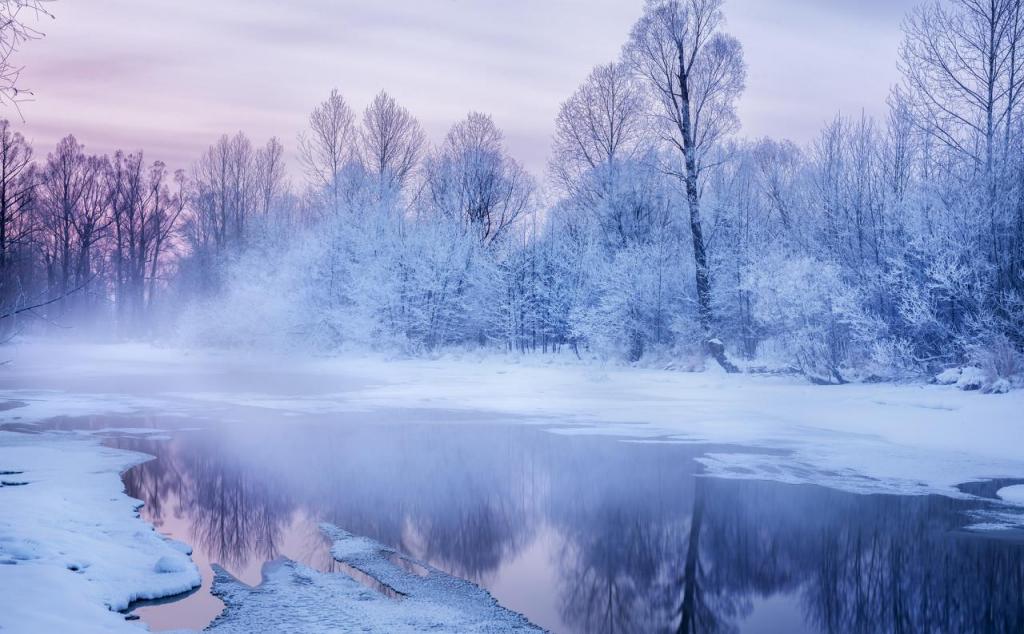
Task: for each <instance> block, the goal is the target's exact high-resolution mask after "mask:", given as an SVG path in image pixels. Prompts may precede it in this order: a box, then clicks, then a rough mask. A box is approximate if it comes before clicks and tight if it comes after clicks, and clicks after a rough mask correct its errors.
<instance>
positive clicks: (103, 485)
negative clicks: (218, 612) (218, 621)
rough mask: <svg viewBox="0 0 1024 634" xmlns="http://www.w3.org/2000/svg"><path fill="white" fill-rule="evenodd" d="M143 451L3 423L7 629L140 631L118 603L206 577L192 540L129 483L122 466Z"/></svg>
mask: <svg viewBox="0 0 1024 634" xmlns="http://www.w3.org/2000/svg"><path fill="white" fill-rule="evenodd" d="M145 459H146V456H143V455H141V454H136V453H131V452H127V451H119V450H115V449H108V448H105V447H101V446H100V445H99V443H98V441H97V440H95V439H91V438H86V437H81V436H62V435H59V434H21V433H14V432H5V431H0V474H2V475H0V482H2V486H0V630H3V631H4V632H138V627H137V626H135V625H132V624H130V623H128V622H126V621H125V617H124V615H123V614H119V613H117V612H116V611H115V610H124V609H125V608H127V607H128V604H129V603H131V602H132V601H135V600H138V599H155V598H160V597H165V596H170V595H174V594H179V593H181V592H185V591H187V590H190V589H191V588H195V587H198V586H199V582H200V579H199V571H198V570H197V569H196V566H195V565H194V564H193V563H192V561H191V560H190V559H189V557H188V552H189V549H188V547H187V546H185V545H184V544H180V543H174V542H169V541H167V540H165V539H163V538H162V537H160V536H159V535H158V534H157V533H156V532H155V531H154V530H153V527H152V526H150V525H149V524H147V523H146V522H145V521H143V520H142V519H140V518H139V517H138V516H137V513H136V509H137V508H138V501H137V500H133V499H132V498H129V497H128V496H127V495H125V494H124V493H123V492H122V490H123V486H122V484H121V478H120V474H121V472H122V471H123V470H125V469H127V468H128V467H130V466H132V465H134V464H136V463H138V462H141V461H143V460H145Z"/></svg>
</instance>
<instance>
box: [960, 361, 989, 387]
mask: <svg viewBox="0 0 1024 634" xmlns="http://www.w3.org/2000/svg"><path fill="white" fill-rule="evenodd" d="M985 382H986V377H985V371H984V370H982V369H981V368H976V367H974V366H967V367H964V368H961V370H960V378H959V379H957V381H956V386H957V387H958V388H960V389H961V390H966V391H973V390H980V389H981V388H982V387H983V386H984V385H985Z"/></svg>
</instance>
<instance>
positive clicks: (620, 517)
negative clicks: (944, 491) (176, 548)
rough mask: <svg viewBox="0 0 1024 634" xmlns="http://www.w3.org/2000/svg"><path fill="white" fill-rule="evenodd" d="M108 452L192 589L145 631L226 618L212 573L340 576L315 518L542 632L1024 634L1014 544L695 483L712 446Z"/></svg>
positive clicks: (884, 499)
mask: <svg viewBox="0 0 1024 634" xmlns="http://www.w3.org/2000/svg"><path fill="white" fill-rule="evenodd" d="M108 442H109V444H111V445H113V446H117V447H122V448H125V449H133V450H137V451H143V452H146V453H150V454H153V455H155V456H156V459H155V460H152V461H150V462H147V463H145V464H142V465H140V466H138V467H135V468H133V469H131V470H130V471H129V472H127V473H126V474H125V476H124V480H125V483H126V485H127V489H128V493H129V494H130V495H132V496H134V497H137V498H139V499H141V500H143V501H144V502H145V507H144V509H143V517H145V518H146V519H147V520H149V521H151V522H152V523H153V524H155V525H156V527H157V529H158V530H159V531H161V532H163V533H165V534H168V535H172V536H174V537H175V538H177V539H180V540H182V541H185V542H187V543H189V544H191V545H192V546H193V547H194V549H195V553H194V558H195V560H196V562H197V563H198V564H199V566H200V568H201V569H202V571H203V575H204V586H203V588H201V589H200V590H198V591H196V592H194V593H193V594H191V595H189V596H188V597H185V598H183V599H179V600H176V601H172V602H165V603H163V604H160V605H150V606H144V607H139V608H137V610H136V613H137V614H138V615H139V616H141V617H142V619H143V620H145V621H146V622H147V623H148V624H149V625H150V626H151V627H152V628H153V629H157V630H160V629H171V628H180V627H189V628H202V627H203V626H205V625H206V624H207V623H208V622H209V621H210V620H211V619H212V618H214V617H215V616H216V615H217V614H218V613H219V611H220V609H221V604H220V602H219V601H218V600H217V599H216V598H214V597H213V596H211V595H210V594H209V583H210V563H211V562H214V563H219V564H221V565H222V566H224V567H225V568H226V569H227V570H228V571H230V572H231V573H232V574H234V575H235V576H237V577H238V578H239V579H241V580H242V581H245V582H246V583H249V584H253V585H254V584H257V583H259V580H260V569H261V567H262V565H263V564H264V563H265V562H267V561H270V560H274V559H276V558H279V557H287V558H290V559H294V560H297V561H301V562H303V563H306V564H309V565H312V566H314V567H316V568H318V569H320V570H324V571H335V570H338V568H336V567H335V566H336V565H335V564H334V563H333V561H332V559H331V557H330V555H329V552H328V547H329V544H328V543H327V542H326V541H325V539H324V537H323V536H322V535H321V534H320V533H319V531H318V529H317V526H318V524H319V523H320V522H324V521H326V522H331V523H333V524H336V525H338V526H340V527H342V528H344V529H346V530H348V531H351V532H353V533H357V534H361V535H366V536H369V537H372V538H373V539H376V540H378V541H380V542H383V543H385V544H388V545H390V546H393V547H395V548H397V549H400V550H401V551H404V552H406V553H408V554H410V555H412V556H414V557H416V558H419V559H421V560H426V561H428V562H430V563H432V564H434V565H435V566H437V567H439V568H441V569H443V570H446V571H448V572H450V573H452V574H454V575H458V576H460V577H464V578H467V579H470V580H473V581H475V582H477V583H479V584H481V585H483V586H484V587H486V588H487V589H488V590H490V591H491V593H492V594H493V595H494V596H495V597H496V598H497V599H498V600H499V601H500V602H501V603H502V604H503V605H505V606H507V607H509V608H511V609H513V610H516V611H519V612H522V613H523V614H525V615H526V616H527V617H529V618H530V619H531V620H532V621H533V622H535V623H537V624H538V625H541V626H543V627H546V628H549V629H551V630H552V631H556V632H588V633H590V632H595V633H600V632H667V631H673V632H675V631H682V632H691V633H698V632H699V633H719V632H721V633H727V632H729V633H732V632H736V633H755V634H766V633H780V634H781V633H787V634H800V633H804V632H806V633H809V632H823V633H829V634H832V633H857V634H861V633H863V634H868V633H870V634H877V633H885V632H902V633H908V634H909V633H916V632H921V633H929V634H931V633H949V634H972V633H999V634H1003V633H1005V634H1019V633H1021V632H1024V543H1022V542H1021V541H1019V540H1016V539H997V538H994V537H991V536H989V537H985V536H977V535H973V534H970V533H967V532H965V531H963V530H962V527H963V526H964V525H965V524H966V523H968V522H969V518H968V517H967V515H966V513H967V512H968V511H969V510H971V509H972V508H976V507H978V506H979V504H980V503H978V502H972V501H964V500H953V499H949V498H944V497H936V496H931V497H926V496H921V497H900V496H885V495H870V496H868V495H852V494H846V493H841V492H837V491H834V490H830V489H825V488H820V487H816V486H809V485H786V484H779V483H771V482H758V481H743V480H720V479H713V478H706V477H699V473H700V465H699V464H698V463H697V462H695V461H694V458H695V457H696V456H699V455H700V454H702V453H703V452H705V451H708V450H709V447H707V446H698V445H687V444H678V443H667V442H662V443H659V442H629V441H623V440H621V439H615V438H609V437H599V436H586V435H563V434H557V433H551V432H550V431H546V430H544V429H541V428H538V427H534V426H525V425H510V424H494V425H489V424H439V423H422V422H420V423H415V424H401V423H389V424H380V423H374V424H355V423H337V422H332V423H329V424H328V423H324V424H314V423H306V422H302V423H299V422H296V423H294V424H245V425H243V424H222V425H214V426H206V427H204V428H203V429H201V430H191V431H178V432H173V433H171V434H170V437H169V438H164V439H159V438H144V437H137V436H136V437H111V438H110V439H108ZM713 449H714V450H715V451H728V450H736V451H743V449H740V448H732V449H730V448H723V447H715V448H713ZM681 619H684V620H685V623H683V624H682V627H681V626H680V625H681V624H680V620H681Z"/></svg>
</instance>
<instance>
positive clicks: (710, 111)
mask: <svg viewBox="0 0 1024 634" xmlns="http://www.w3.org/2000/svg"><path fill="white" fill-rule="evenodd" d="M723 22H724V17H723V14H722V0H648V1H647V2H646V4H645V6H644V14H643V16H642V17H641V18H640V20H639V21H638V22H637V23H636V24H635V25H634V26H633V30H632V32H631V34H630V38H629V42H628V43H627V44H626V47H625V49H624V57H625V59H626V61H627V63H628V64H629V65H630V66H631V67H632V68H633V69H634V70H635V71H636V72H637V73H638V74H639V75H640V76H642V77H643V78H644V79H645V80H646V81H647V83H648V84H649V86H650V88H651V90H652V91H653V93H654V95H655V96H656V98H657V99H658V101H659V105H660V110H659V112H658V115H659V116H658V118H659V120H660V121H661V123H662V126H661V131H662V134H663V136H664V138H665V140H666V141H667V142H668V143H669V144H670V145H671V146H672V147H673V148H674V149H675V150H676V151H677V153H676V156H675V160H672V161H669V162H667V163H666V170H667V171H669V172H670V173H672V174H675V175H676V176H678V177H679V178H680V179H681V181H682V183H683V185H684V187H685V190H686V203H687V207H688V211H689V225H690V237H691V240H692V243H693V261H694V274H695V279H696V287H697V305H698V317H699V321H700V326H701V329H702V331H703V333H704V336H705V337H707V338H710V337H712V336H713V334H712V332H713V329H714V323H713V321H714V320H713V312H712V295H711V271H710V269H709V260H708V255H707V243H706V240H705V236H704V228H703V220H702V217H701V206H700V198H701V195H700V178H701V174H702V172H703V171H704V170H705V169H707V167H708V166H709V164H708V161H707V158H708V153H709V152H710V151H711V149H712V148H713V147H714V146H715V144H717V143H718V142H720V141H721V140H722V139H723V137H725V135H727V134H729V133H731V132H733V131H734V130H735V129H736V128H737V126H738V119H737V116H736V111H735V102H736V99H737V98H738V97H739V95H740V93H741V92H742V91H743V88H744V81H745V77H746V68H745V65H744V62H743V51H742V47H741V46H740V43H739V41H737V40H736V39H735V38H733V37H731V36H729V35H726V34H725V33H723V32H722V31H721V27H722V24H723Z"/></svg>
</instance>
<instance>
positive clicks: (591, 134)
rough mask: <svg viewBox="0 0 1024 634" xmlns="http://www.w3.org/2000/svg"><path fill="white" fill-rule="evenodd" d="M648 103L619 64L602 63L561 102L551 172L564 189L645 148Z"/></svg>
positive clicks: (640, 88) (627, 71)
mask: <svg viewBox="0 0 1024 634" xmlns="http://www.w3.org/2000/svg"><path fill="white" fill-rule="evenodd" d="M647 111H648V104H647V100H646V99H645V96H644V93H643V89H642V87H641V86H640V85H638V84H637V83H636V80H635V78H634V76H633V74H632V73H631V72H630V70H629V69H628V68H627V67H625V66H623V65H622V64H605V65H604V66H598V67H596V68H595V69H594V70H593V71H591V73H590V76H589V77H587V80H586V81H585V82H584V83H583V85H582V86H580V87H579V88H578V89H576V92H575V93H573V95H572V97H570V98H569V99H568V101H566V102H565V103H563V104H562V107H561V109H560V110H559V112H558V118H557V119H555V139H554V148H553V157H552V160H551V163H550V168H551V173H552V175H553V176H554V178H555V180H556V182H557V183H558V184H559V185H560V186H561V187H562V189H564V190H566V191H572V190H573V189H575V188H576V187H578V185H579V183H580V182H581V181H582V180H583V178H582V177H583V174H584V173H585V172H587V171H589V170H593V169H596V168H598V167H600V166H604V165H610V164H613V163H615V162H616V161H617V160H620V159H631V158H635V157H636V156H637V155H638V154H639V153H640V152H641V151H642V150H643V141H644V139H645V133H646V131H647V130H646V125H645V120H646V118H647Z"/></svg>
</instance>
